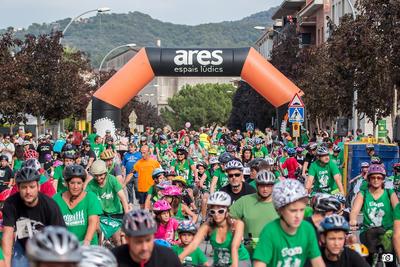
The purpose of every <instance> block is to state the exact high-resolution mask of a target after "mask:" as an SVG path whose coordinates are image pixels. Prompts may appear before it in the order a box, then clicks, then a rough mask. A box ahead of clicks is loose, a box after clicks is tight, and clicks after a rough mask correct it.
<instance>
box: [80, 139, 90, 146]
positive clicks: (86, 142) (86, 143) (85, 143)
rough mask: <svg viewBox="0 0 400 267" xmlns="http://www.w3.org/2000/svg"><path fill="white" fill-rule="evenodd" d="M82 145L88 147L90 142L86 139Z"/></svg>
mask: <svg viewBox="0 0 400 267" xmlns="http://www.w3.org/2000/svg"><path fill="white" fill-rule="evenodd" d="M82 145H84V146H90V141H89V140H88V139H85V140H83V142H82Z"/></svg>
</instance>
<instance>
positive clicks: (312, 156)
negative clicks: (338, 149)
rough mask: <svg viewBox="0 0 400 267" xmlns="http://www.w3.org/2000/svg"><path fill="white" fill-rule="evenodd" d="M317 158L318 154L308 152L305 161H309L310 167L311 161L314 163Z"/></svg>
mask: <svg viewBox="0 0 400 267" xmlns="http://www.w3.org/2000/svg"><path fill="white" fill-rule="evenodd" d="M316 159H317V157H316V156H314V155H313V154H310V153H307V154H306V158H305V159H304V162H308V167H307V168H308V169H309V168H310V165H311V163H313V162H314V161H315V160H316Z"/></svg>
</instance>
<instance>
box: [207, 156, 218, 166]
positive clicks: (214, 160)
mask: <svg viewBox="0 0 400 267" xmlns="http://www.w3.org/2000/svg"><path fill="white" fill-rule="evenodd" d="M209 163H210V165H214V164H219V161H218V158H216V157H212V158H210V161H209Z"/></svg>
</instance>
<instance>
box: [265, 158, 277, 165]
mask: <svg viewBox="0 0 400 267" xmlns="http://www.w3.org/2000/svg"><path fill="white" fill-rule="evenodd" d="M265 161H266V162H267V165H268V166H274V164H275V160H274V159H273V158H270V157H266V158H265Z"/></svg>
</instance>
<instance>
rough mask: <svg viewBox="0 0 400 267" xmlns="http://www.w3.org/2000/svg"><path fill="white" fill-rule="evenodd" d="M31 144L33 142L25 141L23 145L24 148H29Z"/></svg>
mask: <svg viewBox="0 0 400 267" xmlns="http://www.w3.org/2000/svg"><path fill="white" fill-rule="evenodd" d="M30 144H31V142H29V141H28V140H25V141H24V143H23V145H24V146H29V145H30Z"/></svg>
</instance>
